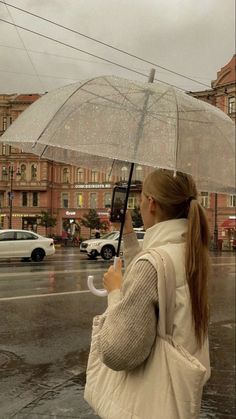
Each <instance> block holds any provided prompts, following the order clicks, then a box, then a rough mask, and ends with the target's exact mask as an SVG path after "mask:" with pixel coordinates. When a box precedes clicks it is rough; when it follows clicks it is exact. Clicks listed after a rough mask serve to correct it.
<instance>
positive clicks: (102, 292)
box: [87, 256, 120, 297]
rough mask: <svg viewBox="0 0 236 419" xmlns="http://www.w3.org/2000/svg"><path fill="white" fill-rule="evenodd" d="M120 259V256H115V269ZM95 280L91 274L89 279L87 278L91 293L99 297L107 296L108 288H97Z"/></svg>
mask: <svg viewBox="0 0 236 419" xmlns="http://www.w3.org/2000/svg"><path fill="white" fill-rule="evenodd" d="M119 259H120V258H119V257H117V256H115V258H114V263H113V266H114V269H116V265H117V262H118V260H119ZM93 281H94V276H93V275H89V276H88V280H87V284H88V288H89V289H90V291H91V293H92V294H94V295H96V296H97V297H106V296H107V291H106V290H98V289H97V288H95V286H94V284H93Z"/></svg>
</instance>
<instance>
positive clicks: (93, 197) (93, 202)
mask: <svg viewBox="0 0 236 419" xmlns="http://www.w3.org/2000/svg"><path fill="white" fill-rule="evenodd" d="M90 208H97V194H96V192H93V193H91V194H90Z"/></svg>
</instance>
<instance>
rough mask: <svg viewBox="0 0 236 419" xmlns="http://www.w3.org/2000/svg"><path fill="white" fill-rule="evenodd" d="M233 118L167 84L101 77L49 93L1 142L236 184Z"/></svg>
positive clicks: (216, 188) (52, 155) (226, 186)
mask: <svg viewBox="0 0 236 419" xmlns="http://www.w3.org/2000/svg"><path fill="white" fill-rule="evenodd" d="M234 140H235V137H234V123H233V122H232V120H231V119H230V118H229V117H228V116H227V115H226V114H225V113H224V112H222V111H221V110H219V109H218V108H216V107H214V106H211V105H209V104H207V103H206V102H203V101H200V100H197V99H195V98H193V97H191V96H189V95H187V94H185V93H183V92H182V91H179V90H177V89H175V88H173V87H170V86H169V85H165V84H163V83H154V84H150V83H140V82H134V81H131V80H126V79H123V78H117V77H112V76H108V77H105V76H104V77H98V78H95V79H91V80H88V81H85V82H84V83H75V84H70V85H68V86H65V87H62V88H59V89H57V90H54V91H52V92H50V93H47V94H45V95H44V96H43V97H42V98H40V99H39V100H38V101H36V102H35V103H34V104H33V105H31V106H30V107H29V108H28V109H27V110H26V111H24V112H23V113H22V114H21V115H20V116H19V117H18V118H17V119H16V121H15V122H14V123H13V124H12V125H11V126H10V127H9V128H8V129H7V131H6V132H5V134H4V135H3V136H2V137H1V141H2V142H4V143H8V144H11V145H14V146H15V147H18V148H20V149H22V150H24V151H26V152H31V153H35V154H37V155H39V156H41V157H45V158H48V159H52V160H56V161H61V162H67V163H71V164H75V165H77V166H92V167H94V168H97V169H101V170H106V169H108V168H109V167H111V163H112V162H113V160H114V159H115V160H116V161H117V164H119V162H124V161H128V162H133V163H137V164H139V165H146V166H151V167H162V168H167V169H173V170H179V171H182V172H185V173H189V174H191V175H193V177H194V179H195V181H196V183H197V185H198V188H199V189H200V190H203V191H212V192H229V193H230V192H232V191H233V190H234V187H235V141H234Z"/></svg>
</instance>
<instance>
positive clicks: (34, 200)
mask: <svg viewBox="0 0 236 419" xmlns="http://www.w3.org/2000/svg"><path fill="white" fill-rule="evenodd" d="M32 204H33V207H37V206H38V192H33V197H32Z"/></svg>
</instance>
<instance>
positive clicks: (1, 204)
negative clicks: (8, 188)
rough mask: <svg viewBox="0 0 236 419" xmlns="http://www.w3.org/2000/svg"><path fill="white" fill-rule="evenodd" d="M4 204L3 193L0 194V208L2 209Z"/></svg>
mask: <svg viewBox="0 0 236 419" xmlns="http://www.w3.org/2000/svg"><path fill="white" fill-rule="evenodd" d="M3 203H4V192H0V208H2V207H3Z"/></svg>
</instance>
